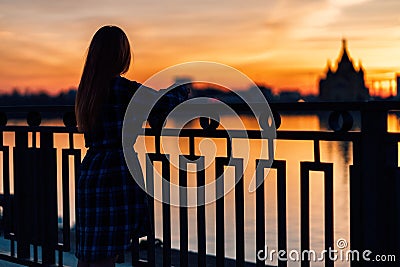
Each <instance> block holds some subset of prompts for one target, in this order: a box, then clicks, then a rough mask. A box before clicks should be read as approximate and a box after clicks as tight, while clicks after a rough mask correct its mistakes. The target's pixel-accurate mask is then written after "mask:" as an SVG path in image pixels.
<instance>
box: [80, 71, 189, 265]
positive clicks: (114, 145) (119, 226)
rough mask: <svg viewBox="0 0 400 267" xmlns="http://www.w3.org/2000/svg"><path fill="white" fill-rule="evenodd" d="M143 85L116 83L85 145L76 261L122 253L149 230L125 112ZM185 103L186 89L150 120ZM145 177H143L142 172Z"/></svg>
mask: <svg viewBox="0 0 400 267" xmlns="http://www.w3.org/2000/svg"><path fill="white" fill-rule="evenodd" d="M140 86H141V84H139V83H137V82H134V81H129V80H128V79H125V78H122V77H118V78H116V79H114V80H113V81H112V90H111V94H110V96H109V97H108V98H107V103H105V104H104V106H103V107H104V108H103V109H102V115H101V123H99V125H100V127H98V128H97V130H96V131H93V132H91V133H85V146H86V147H89V149H88V151H87V153H86V155H85V157H84V159H83V161H82V164H81V172H80V176H79V178H78V181H77V192H76V194H77V203H76V232H77V251H76V257H77V258H78V259H79V260H81V261H85V262H94V261H98V260H102V259H106V258H111V257H115V256H116V255H122V253H123V252H124V251H126V250H127V249H129V247H130V244H131V239H132V237H133V234H134V236H136V237H142V236H145V235H147V233H148V231H149V230H150V227H151V223H150V220H149V214H148V209H147V197H146V193H145V192H144V191H143V190H142V189H141V188H140V187H139V186H138V185H137V184H136V182H135V181H134V179H133V178H132V176H131V174H130V172H129V169H128V167H127V165H126V162H125V158H124V153H123V149H122V125H123V120H124V115H125V111H126V109H127V106H128V104H129V102H130V100H131V98H132V96H133V94H134V93H135V92H136V91H137V90H138V89H139V87H140ZM142 88H143V89H142ZM142 88H141V90H147V91H148V92H146V96H147V97H149V98H151V97H152V96H154V97H157V96H158V95H159V91H155V90H152V89H150V88H146V87H142ZM185 99H187V90H186V89H185V88H184V87H178V88H177V89H173V90H171V91H169V92H168V93H166V94H165V95H164V96H163V97H162V98H161V99H160V100H159V101H158V103H157V105H156V106H155V110H158V111H159V112H152V114H151V116H150V118H148V120H150V121H153V122H155V123H157V121H158V120H160V119H161V118H162V117H163V116H165V114H166V113H168V112H169V111H170V110H172V108H173V107H175V106H176V105H178V104H179V103H180V102H182V101H184V100H185ZM147 100H149V99H147ZM136 160H137V158H136ZM138 166H139V165H138ZM140 174H141V176H142V177H141V179H143V174H142V173H141V171H140V172H139V175H140Z"/></svg>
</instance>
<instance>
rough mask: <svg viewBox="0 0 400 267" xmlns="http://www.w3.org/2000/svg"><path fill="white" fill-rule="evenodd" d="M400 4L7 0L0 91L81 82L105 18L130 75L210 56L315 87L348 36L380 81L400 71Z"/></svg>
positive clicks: (0, 12) (373, 0)
mask: <svg viewBox="0 0 400 267" xmlns="http://www.w3.org/2000/svg"><path fill="white" fill-rule="evenodd" d="M399 10H400V1H398V0H385V1H381V0H252V1H243V0H229V1H228V0H223V1H211V0H202V1H197V0H194V1H183V0H168V1H161V0H159V1H155V0H146V1H145V0H136V1H131V0H129V1H128V0H124V1H121V0H117V1H110V0H81V1H76V0H71V1H45V0H35V1H28V0H13V1H1V2H0V92H9V91H11V90H12V88H14V87H18V88H20V89H21V90H22V91H24V90H25V89H26V88H28V89H29V90H31V91H38V90H41V89H43V90H46V91H47V92H54V93H55V92H58V91H59V90H61V89H64V90H65V89H68V88H70V87H76V86H77V83H78V81H79V77H80V72H81V69H82V66H83V61H84V56H85V51H86V48H87V46H88V44H89V41H90V38H91V37H92V35H93V34H94V32H95V31H96V30H97V29H98V28H99V27H100V26H102V25H105V24H116V25H119V26H121V27H122V28H123V29H124V30H125V31H126V33H127V35H128V37H129V39H130V40H131V44H132V47H133V49H134V54H135V60H134V65H133V66H132V68H131V70H130V71H129V72H128V74H127V77H128V78H131V79H135V80H137V81H139V82H144V81H145V80H146V79H147V78H148V77H150V76H151V75H153V74H155V73H156V72H157V71H159V70H162V69H163V68H165V67H169V66H171V65H174V64H179V63H182V62H186V61H192V60H206V61H217V62H220V63H224V64H228V65H231V66H233V67H236V68H238V69H239V70H241V71H242V72H244V73H245V74H247V75H248V76H249V77H250V78H251V79H253V80H254V81H255V82H258V83H263V84H266V85H269V86H271V87H272V88H273V89H274V91H275V92H277V91H279V90H282V89H297V88H298V89H300V90H302V92H303V93H316V92H317V90H318V86H317V83H318V78H319V77H320V76H321V75H323V73H324V69H325V67H326V64H327V60H328V59H329V60H331V61H332V62H335V60H336V58H337V57H338V55H339V52H340V47H341V39H342V38H343V37H345V38H347V39H348V48H349V51H350V55H351V56H352V57H353V59H354V61H355V62H356V63H357V64H358V61H359V60H361V61H362V64H363V66H364V68H365V71H366V75H367V77H366V81H367V84H368V85H370V84H372V83H373V82H374V81H375V82H374V84H376V86H379V84H378V83H377V81H384V80H390V79H394V76H395V73H396V72H400V15H399V14H400V12H399ZM210 75H211V76H212V75H216V74H215V73H214V74H213V73H210ZM171 79H172V78H171ZM237 86H241V85H237ZM382 86H386V83H385V82H382Z"/></svg>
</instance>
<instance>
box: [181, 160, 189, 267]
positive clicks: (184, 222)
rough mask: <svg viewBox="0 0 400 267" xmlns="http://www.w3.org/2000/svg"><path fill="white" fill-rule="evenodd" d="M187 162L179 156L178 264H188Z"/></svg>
mask: <svg viewBox="0 0 400 267" xmlns="http://www.w3.org/2000/svg"><path fill="white" fill-rule="evenodd" d="M187 163H188V160H187V159H186V157H185V156H179V203H180V208H179V224H180V225H179V229H180V230H179V231H180V237H179V238H180V245H179V250H180V266H183V267H185V266H188V246H189V242H188V209H187Z"/></svg>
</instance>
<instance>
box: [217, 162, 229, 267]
mask: <svg viewBox="0 0 400 267" xmlns="http://www.w3.org/2000/svg"><path fill="white" fill-rule="evenodd" d="M226 161H227V159H226V158H216V163H215V165H216V166H215V168H216V175H215V178H216V179H217V180H216V187H215V191H216V192H215V193H216V196H217V197H219V198H218V199H217V201H216V207H215V213H216V258H217V259H216V260H217V266H218V267H219V266H224V265H225V204H224V199H225V197H224V166H225V163H226Z"/></svg>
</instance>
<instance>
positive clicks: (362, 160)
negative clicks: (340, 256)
mask: <svg viewBox="0 0 400 267" xmlns="http://www.w3.org/2000/svg"><path fill="white" fill-rule="evenodd" d="M373 106H374V103H367V104H366V106H365V108H364V109H362V110H361V139H360V142H359V143H355V145H354V165H355V166H354V168H355V171H354V172H353V173H354V174H356V176H358V177H351V178H350V179H355V181H357V182H354V180H353V181H350V201H351V203H352V204H351V210H350V213H351V214H352V215H351V216H352V218H355V217H354V214H358V216H360V218H359V219H356V218H355V220H351V221H350V232H351V238H352V239H351V240H350V242H351V249H352V250H359V252H360V260H361V261H360V262H356V261H355V262H353V263H352V266H376V262H374V261H372V259H374V257H375V255H392V254H396V253H398V240H397V239H398V233H399V230H398V220H397V214H398V207H397V205H396V194H398V193H399V192H398V190H397V189H396V171H395V170H396V169H397V142H391V141H390V140H389V135H388V132H387V115H388V114H387V111H382V110H378V109H375V110H374V109H373ZM365 250H370V251H371V252H372V254H371V255H369V258H371V261H369V262H368V261H364V260H363V256H362V255H363V254H362V253H363V252H364V251H365ZM385 266H391V265H390V263H389V262H385Z"/></svg>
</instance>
